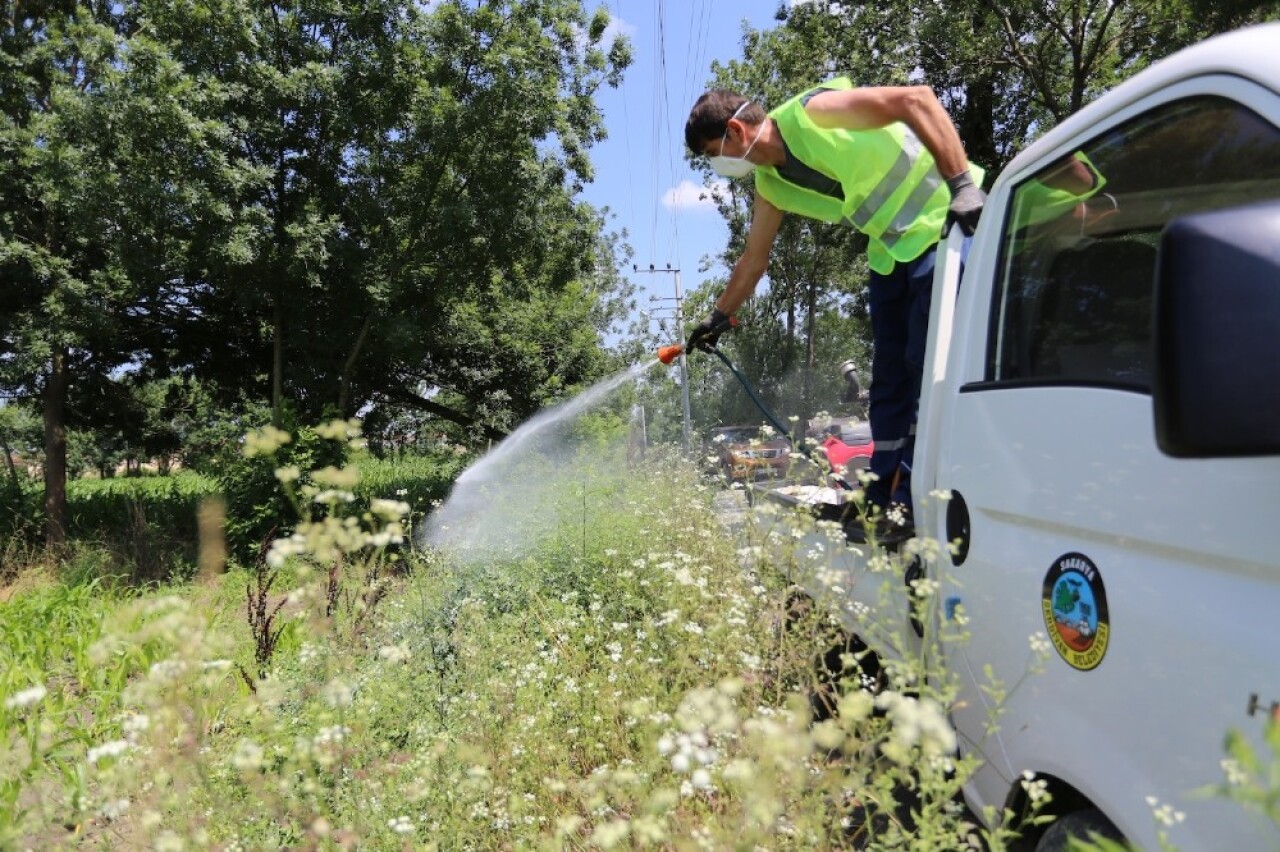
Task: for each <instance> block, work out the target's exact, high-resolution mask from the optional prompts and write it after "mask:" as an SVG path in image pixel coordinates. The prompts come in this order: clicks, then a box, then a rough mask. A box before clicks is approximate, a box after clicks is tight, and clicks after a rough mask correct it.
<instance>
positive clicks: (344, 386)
mask: <svg viewBox="0 0 1280 852" xmlns="http://www.w3.org/2000/svg"><path fill="white" fill-rule="evenodd" d="M371 325H373V314H372V313H370V314H369V315H368V316H367V317H365V318H364V324H363V325H361V326H360V333H359V334H358V335H356V342H355V345H353V346H352V347H351V354H350V355H348V356H347V360H346V363H344V364H343V365H342V381H341V382H340V383H339V390H338V414H339V416H341V417H346V416H347V403H348V402H349V401H350V399H351V374H352V373H353V372H355V368H356V361H358V360H359V359H360V351H361V350H362V349H364V342H365V340H366V339H367V338H368V336H369V327H370V326H371Z"/></svg>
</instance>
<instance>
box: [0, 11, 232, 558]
mask: <svg viewBox="0 0 1280 852" xmlns="http://www.w3.org/2000/svg"><path fill="white" fill-rule="evenodd" d="M4 8H5V12H6V14H4V15H3V16H0V48H2V49H3V52H4V55H5V57H6V60H7V61H6V62H5V63H4V66H3V68H2V69H0V196H2V197H3V198H4V203H3V207H2V208H0V277H3V279H4V281H5V284H6V286H5V287H4V288H3V289H2V290H0V387H3V388H4V389H5V390H7V391H9V392H10V394H12V395H16V396H18V397H21V398H26V399H38V400H39V401H40V405H41V409H42V416H43V422H44V434H45V474H44V475H45V518H46V540H47V542H48V543H49V544H50V545H51V546H57V545H59V544H61V543H62V541H64V539H65V537H66V487H65V484H66V472H67V471H66V433H67V410H68V401H69V394H70V393H71V389H72V387H73V386H75V385H91V384H93V383H95V382H103V381H106V380H107V379H108V378H109V377H110V376H111V375H112V374H113V373H114V372H115V371H117V370H119V369H121V368H122V367H124V366H126V365H130V364H134V363H136V362H137V361H138V360H139V359H143V358H145V357H146V352H147V351H148V349H149V348H150V346H151V345H152V344H153V343H154V341H152V340H150V339H148V334H147V329H146V328H145V327H144V326H142V325H141V324H140V323H137V322H136V321H135V320H136V318H137V317H138V316H139V315H142V314H145V313H146V312H147V311H148V310H150V308H151V306H152V305H153V304H154V303H155V301H156V296H157V293H158V292H159V291H160V289H161V288H162V287H163V286H164V284H165V282H167V281H169V280H171V279H173V278H174V277H175V276H178V275H179V274H180V270H181V268H182V266H183V252H184V248H185V245H186V241H187V239H188V238H189V236H190V234H191V233H192V232H193V231H194V230H196V229H197V227H198V226H197V223H198V222H199V221H201V219H202V218H203V214H204V208H205V206H206V205H207V204H208V202H209V201H210V199H211V198H212V195H211V193H210V192H209V191H208V187H209V185H210V184H211V183H212V181H211V180H210V178H212V177H220V176H221V167H222V161H221V159H220V158H219V157H218V155H217V152H216V150H215V149H214V148H213V147H212V142H213V141H214V137H216V135H217V132H218V130H219V129H220V128H218V127H217V126H215V125H210V124H208V123H207V122H205V121H203V120H202V119H201V117H200V115H201V113H202V112H203V111H204V109H205V106H206V103H207V101H208V100H210V99H212V98H215V97H216V92H215V91H213V90H211V89H210V88H208V87H205V86H201V85H199V84H198V83H197V82H196V81H193V80H192V79H191V78H190V77H188V76H187V75H185V74H184V73H183V71H182V69H181V68H180V67H179V66H178V65H177V64H175V63H174V62H173V61H172V60H171V59H170V58H169V57H168V55H167V52H166V50H165V48H164V46H163V45H162V44H161V43H159V42H158V41H157V40H156V39H155V38H154V37H153V35H152V34H151V33H150V32H149V31H147V30H146V29H145V28H140V27H139V26H137V24H138V19H137V18H136V16H135V15H134V14H133V13H134V12H135V11H136V9H135V8H134V6H133V5H132V4H121V3H108V2H93V3H89V2H80V3H70V2H64V3H41V4H16V3H8V4H4Z"/></svg>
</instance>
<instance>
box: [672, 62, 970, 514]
mask: <svg viewBox="0 0 1280 852" xmlns="http://www.w3.org/2000/svg"><path fill="white" fill-rule="evenodd" d="M685 142H686V143H687V144H688V146H689V149H690V150H691V151H693V153H694V154H696V155H705V156H708V157H710V158H711V167H712V169H714V170H715V171H716V173H717V174H719V175H721V176H723V177H733V178H737V177H745V176H747V175H748V174H751V173H753V172H754V175H755V188H756V195H755V201H754V206H753V210H752V218H751V229H750V231H749V232H748V234H747V244H746V248H745V249H744V250H743V253H742V256H741V257H740V258H739V259H738V262H737V263H736V264H735V265H734V267H733V272H732V273H731V275H730V276H729V283H728V284H727V285H726V287H725V289H724V292H723V293H721V294H720V296H719V297H718V298H717V299H716V302H715V306H714V310H713V311H712V313H711V316H709V317H708V318H707V319H706V320H704V321H703V322H702V323H700V324H699V325H698V327H697V328H695V329H694V330H693V333H692V334H691V335H690V336H689V340H688V342H687V343H686V345H685V349H686V351H689V352H692V351H693V350H694V349H704V350H705V349H709V348H710V347H713V346H715V344H716V342H717V340H718V339H719V336H720V332H722V331H723V330H724V328H726V327H727V324H728V320H729V317H730V316H732V315H733V313H734V312H735V311H736V310H737V309H738V308H739V307H740V306H741V305H742V303H743V302H745V301H746V300H747V299H748V298H750V296H751V294H752V293H753V292H755V288H756V284H757V283H759V281H760V278H761V276H763V275H764V273H765V271H766V269H767V268H768V263H769V253H770V251H771V249H772V247H773V242H774V238H775V237H776V236H777V233H778V227H779V225H780V224H781V221H782V215H783V213H784V212H790V213H796V214H799V215H801V216H807V217H809V218H813V219H818V220H821V221H824V222H838V223H842V224H846V225H849V226H851V227H854V228H857V229H858V230H859V231H862V232H863V233H864V234H866V235H867V236H868V237H869V238H870V247H869V250H868V260H869V262H870V266H871V282H870V308H871V332H872V341H873V344H874V355H873V358H872V365H871V392H870V420H871V433H872V438H873V440H874V441H875V453H874V455H873V456H872V459H871V465H870V470H871V472H872V473H873V474H875V476H874V477H873V479H872V481H871V482H870V483H869V484H868V486H867V488H866V496H867V506H868V509H869V516H870V517H874V518H876V519H877V520H878V521H879V522H881V523H882V524H883V523H887V524H889V525H891V527H892V528H896V530H897V531H899V532H902V531H906V530H909V528H910V523H911V519H910V512H911V463H912V456H913V454H914V449H915V424H916V415H917V410H916V409H917V405H918V402H919V398H920V380H921V375H922V371H923V366H924V347H925V338H926V333H927V330H928V329H927V326H928V320H929V301H930V295H931V292H932V287H933V263H934V254H935V251H936V248H937V243H938V241H939V238H940V236H941V235H942V233H943V229H944V227H946V226H949V225H950V224H951V222H957V223H959V225H960V227H961V229H962V230H963V232H964V233H965V235H966V236H968V235H971V234H972V233H973V230H974V227H975V226H976V225H977V221H978V216H979V214H980V213H981V212H982V205H983V203H984V202H985V201H986V195H985V193H983V191H982V190H981V189H979V185H980V184H981V182H982V176H983V170H982V169H981V168H979V167H977V166H974V165H972V164H970V163H969V161H968V158H967V157H966V156H965V152H964V146H963V145H962V144H961V142H960V137H959V135H958V134H957V133H956V130H955V127H954V126H953V125H952V123H951V119H950V117H949V116H948V115H947V113H946V110H945V109H943V107H942V104H941V103H939V101H938V99H937V97H936V96H935V95H934V94H933V90H932V89H930V88H928V87H927V86H890V87H866V88H855V87H853V85H852V84H851V83H850V82H849V80H848V79H847V78H839V79H836V80H832V81H830V82H827V83H824V84H822V85H821V86H818V87H815V88H812V89H809V90H808V91H806V92H803V93H802V94H800V95H797V96H796V97H794V98H792V99H791V100H789V101H787V102H786V103H784V104H783V105H782V106H780V107H778V108H777V109H775V110H773V111H772V112H770V113H769V114H768V115H766V114H765V112H764V110H763V109H762V108H761V107H760V105H758V104H755V103H753V102H751V101H749V100H748V99H746V98H744V97H743V96H742V95H739V94H737V93H735V92H731V91H727V90H724V89H716V90H712V91H709V92H707V93H705V94H704V95H702V97H700V98H699V99H698V102H697V103H696V104H694V107H693V110H692V111H691V112H690V113H689V119H688V121H687V122H686V124H685ZM968 242H969V241H968V239H966V240H965V246H964V248H965V251H966V252H967V249H968Z"/></svg>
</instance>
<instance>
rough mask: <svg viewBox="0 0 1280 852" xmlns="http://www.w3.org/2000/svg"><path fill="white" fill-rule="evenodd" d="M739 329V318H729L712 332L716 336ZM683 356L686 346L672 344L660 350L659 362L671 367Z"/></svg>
mask: <svg viewBox="0 0 1280 852" xmlns="http://www.w3.org/2000/svg"><path fill="white" fill-rule="evenodd" d="M737 327H738V318H737V317H727V318H725V320H724V322H722V323H720V324H718V325H716V326H715V327H714V328H712V329H711V330H712V332H714V333H716V334H720V333H723V332H725V331H728V330H729V329H731V328H737ZM683 354H684V344H682V343H675V344H672V345H671V346H664V347H662V348H661V349H659V350H658V360H659V361H661V362H662V363H663V364H665V365H666V366H668V367H669V366H671V362H672V361H674V360H676V359H677V358H679V357H680V356H681V355H683Z"/></svg>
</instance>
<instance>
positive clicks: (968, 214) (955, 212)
mask: <svg viewBox="0 0 1280 852" xmlns="http://www.w3.org/2000/svg"><path fill="white" fill-rule="evenodd" d="M947 187H948V188H949V189H950V190H951V206H950V207H948V208H947V222H946V224H945V225H943V226H942V236H943V237H946V235H947V232H948V231H950V230H951V224H952V223H953V222H954V223H956V224H958V225H960V230H961V231H963V232H964V235H965V236H966V237H971V236H973V232H974V229H976V228H977V227H978V217H979V216H980V215H982V205H984V204H986V203H987V194H986V193H985V192H983V191H982V190H981V189H979V188H978V187H977V186H975V185H974V183H973V177H972V176H971V175H970V174H969V172H968V170H967V169H966V170H965V171H963V172H961V173H960V174H958V175H956V176H955V177H949V178H947Z"/></svg>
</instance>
